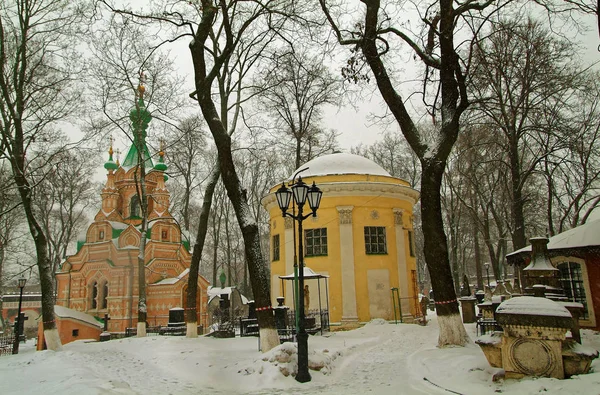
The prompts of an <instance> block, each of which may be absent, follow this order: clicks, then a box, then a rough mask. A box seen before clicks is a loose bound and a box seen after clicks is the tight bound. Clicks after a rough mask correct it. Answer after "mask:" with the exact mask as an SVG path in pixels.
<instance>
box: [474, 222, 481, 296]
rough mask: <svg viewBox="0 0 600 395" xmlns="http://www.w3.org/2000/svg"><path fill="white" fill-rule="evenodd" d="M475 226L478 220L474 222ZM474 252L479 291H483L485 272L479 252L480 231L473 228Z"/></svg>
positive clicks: (475, 226) (476, 227) (475, 227)
mask: <svg viewBox="0 0 600 395" xmlns="http://www.w3.org/2000/svg"><path fill="white" fill-rule="evenodd" d="M473 222H474V223H475V224H476V223H477V220H475V221H473ZM473 250H474V251H475V272H476V273H477V289H478V290H483V271H482V270H481V251H480V250H479V229H478V226H477V225H474V226H473Z"/></svg>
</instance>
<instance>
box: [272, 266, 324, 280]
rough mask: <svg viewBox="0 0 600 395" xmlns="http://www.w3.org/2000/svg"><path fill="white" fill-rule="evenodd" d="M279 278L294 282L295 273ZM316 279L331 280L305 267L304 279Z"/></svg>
mask: <svg viewBox="0 0 600 395" xmlns="http://www.w3.org/2000/svg"><path fill="white" fill-rule="evenodd" d="M279 278H281V279H283V280H293V279H294V273H293V272H292V273H290V274H287V275H285V276H279ZM314 278H329V276H328V275H326V274H319V273H316V272H315V271H314V270H312V269H311V268H310V267H306V266H304V279H314Z"/></svg>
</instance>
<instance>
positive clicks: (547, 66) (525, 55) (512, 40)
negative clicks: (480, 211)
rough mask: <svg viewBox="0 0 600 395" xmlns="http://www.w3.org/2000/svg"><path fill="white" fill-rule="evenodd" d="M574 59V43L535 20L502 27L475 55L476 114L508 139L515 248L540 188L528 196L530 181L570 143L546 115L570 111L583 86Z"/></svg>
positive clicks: (521, 242)
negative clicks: (550, 157) (559, 109)
mask: <svg viewBox="0 0 600 395" xmlns="http://www.w3.org/2000/svg"><path fill="white" fill-rule="evenodd" d="M575 59H576V57H575V53H574V50H573V45H572V44H571V43H570V42H568V41H566V40H562V39H559V38H556V37H555V36H554V35H553V34H551V33H550V31H549V30H548V29H546V28H544V27H543V26H542V25H541V24H540V23H539V22H536V21H534V20H532V19H531V18H529V19H527V20H525V21H523V22H522V23H521V21H519V20H509V21H501V22H499V23H497V24H496V25H495V26H494V29H493V31H492V32H491V34H490V36H489V38H488V39H487V40H486V41H485V42H481V43H480V45H479V47H478V50H477V51H476V52H475V56H474V65H475V67H474V69H473V73H472V75H473V84H472V85H471V87H472V88H473V92H474V96H475V97H476V98H478V99H479V101H478V103H477V105H476V106H475V107H474V110H475V111H478V114H481V118H480V123H482V124H486V125H488V126H489V128H490V129H494V130H497V131H498V132H499V133H501V135H502V137H503V145H504V147H505V149H504V152H505V162H504V165H505V166H506V168H507V169H508V170H509V172H510V173H509V174H510V176H509V180H510V194H511V205H512V207H511V217H512V221H511V236H512V244H513V248H514V249H519V248H522V247H525V246H526V245H527V238H526V234H527V232H526V228H527V224H526V221H525V218H526V215H525V210H526V206H527V204H528V202H531V201H532V199H531V198H532V197H533V195H532V194H531V192H533V190H535V188H531V190H530V191H529V192H530V193H526V192H525V191H526V188H527V187H528V183H529V182H531V183H533V182H534V181H535V180H534V178H532V176H533V175H534V173H535V172H536V171H537V170H538V166H539V163H540V161H541V160H542V159H543V158H544V157H546V156H547V155H549V154H551V153H552V152H554V151H558V150H560V149H562V148H566V145H565V143H566V141H567V139H564V138H563V137H561V136H560V135H559V134H560V133H561V129H560V128H557V127H556V125H555V124H554V123H553V122H552V121H551V122H548V119H547V117H546V114H548V113H552V114H556V111H554V110H553V109H552V107H557V106H558V107H561V106H562V107H565V108H566V107H569V104H568V100H569V98H570V97H572V95H573V90H574V88H576V87H577V84H579V83H580V81H579V73H580V72H579V67H577V64H576V63H575ZM548 139H550V140H548ZM530 218H532V219H533V217H530Z"/></svg>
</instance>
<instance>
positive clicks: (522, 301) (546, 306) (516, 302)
mask: <svg viewBox="0 0 600 395" xmlns="http://www.w3.org/2000/svg"><path fill="white" fill-rule="evenodd" d="M496 313H497V314H498V313H500V314H521V315H544V316H552V317H565V318H571V313H569V310H567V309H566V308H565V307H564V306H562V305H560V304H558V303H556V302H554V301H552V300H550V299H546V298H536V297H534V296H519V297H518V298H511V299H508V300H507V301H505V302H502V304H500V306H498V309H497V310H496Z"/></svg>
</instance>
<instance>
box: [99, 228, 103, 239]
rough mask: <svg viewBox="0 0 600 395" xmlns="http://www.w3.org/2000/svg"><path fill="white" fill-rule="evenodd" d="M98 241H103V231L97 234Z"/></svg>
mask: <svg viewBox="0 0 600 395" xmlns="http://www.w3.org/2000/svg"><path fill="white" fill-rule="evenodd" d="M98 239H99V240H104V231H103V230H101V231H99V232H98Z"/></svg>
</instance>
